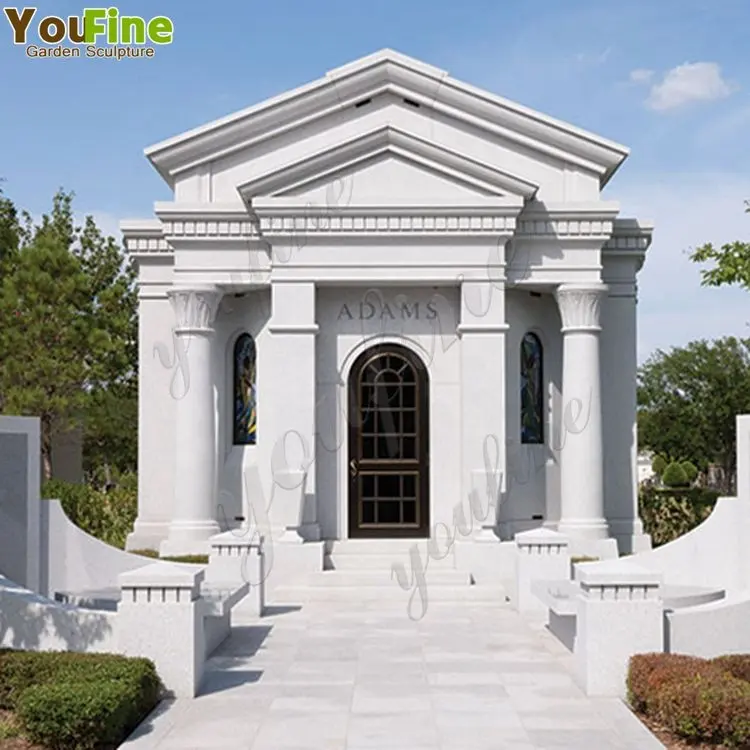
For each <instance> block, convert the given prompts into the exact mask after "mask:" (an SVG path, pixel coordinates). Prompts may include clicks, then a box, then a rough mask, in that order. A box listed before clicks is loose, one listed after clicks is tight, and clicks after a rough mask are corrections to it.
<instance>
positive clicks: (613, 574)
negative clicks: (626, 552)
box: [574, 561, 664, 698]
mask: <svg viewBox="0 0 750 750" xmlns="http://www.w3.org/2000/svg"><path fill="white" fill-rule="evenodd" d="M577 577H578V580H579V581H580V586H581V593H580V594H579V597H578V602H577V615H576V641H575V648H574V666H575V674H576V679H577V681H578V683H579V684H580V686H581V688H582V689H583V690H584V691H585V692H586V695H590V696H602V697H605V696H607V697H621V698H622V697H624V696H625V693H626V675H627V667H628V661H629V659H630V657H631V656H632V655H633V654H645V653H650V652H661V651H662V650H663V648H664V614H663V602H662V598H661V576H660V575H659V574H658V573H653V572H651V571H649V570H646V569H645V568H641V567H640V566H638V565H635V564H634V563H630V564H627V563H624V562H623V561H619V562H616V563H615V562H611V563H607V562H605V563H599V564H596V565H587V566H581V567H579V568H578V570H577Z"/></svg>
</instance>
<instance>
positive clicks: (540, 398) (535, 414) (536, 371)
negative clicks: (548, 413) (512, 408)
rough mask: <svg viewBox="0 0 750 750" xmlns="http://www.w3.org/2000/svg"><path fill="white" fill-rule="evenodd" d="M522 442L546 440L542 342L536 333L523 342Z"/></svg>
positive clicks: (529, 334)
mask: <svg viewBox="0 0 750 750" xmlns="http://www.w3.org/2000/svg"><path fill="white" fill-rule="evenodd" d="M521 442H522V443H532V444H535V443H543V442H544V379H543V377H542V342H541V341H540V340H539V337H538V336H537V335H536V334H534V333H527V334H526V335H525V336H524V337H523V341H522V342H521Z"/></svg>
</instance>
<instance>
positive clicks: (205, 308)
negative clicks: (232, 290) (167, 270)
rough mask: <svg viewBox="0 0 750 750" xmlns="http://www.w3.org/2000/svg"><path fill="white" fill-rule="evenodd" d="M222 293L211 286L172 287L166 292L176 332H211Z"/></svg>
mask: <svg viewBox="0 0 750 750" xmlns="http://www.w3.org/2000/svg"><path fill="white" fill-rule="evenodd" d="M223 296H224V293H223V292H221V291H219V290H218V289H216V288H213V287H203V288H196V289H181V288H179V287H178V288H173V289H170V290H169V291H168V292H167V297H168V298H169V301H170V303H171V305H172V309H173V310H174V314H175V318H176V322H177V325H176V328H175V332H176V333H211V332H212V331H213V328H212V326H213V323H214V320H215V319H216V313H217V312H218V309H219V304H220V303H221V299H222V297H223Z"/></svg>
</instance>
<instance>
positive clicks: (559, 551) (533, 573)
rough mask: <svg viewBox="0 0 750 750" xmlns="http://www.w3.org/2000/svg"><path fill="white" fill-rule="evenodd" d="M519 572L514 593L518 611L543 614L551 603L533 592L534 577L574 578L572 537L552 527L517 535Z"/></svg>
mask: <svg viewBox="0 0 750 750" xmlns="http://www.w3.org/2000/svg"><path fill="white" fill-rule="evenodd" d="M515 542H516V576H515V585H514V591H513V594H512V596H511V601H512V604H513V608H514V609H515V610H516V611H517V612H527V613H528V612H536V613H539V614H542V613H544V612H546V611H547V607H546V605H545V604H543V603H542V602H541V601H540V600H539V598H538V597H537V596H536V595H535V594H534V593H533V592H532V584H533V582H534V581H567V580H569V579H570V551H569V548H568V538H567V537H566V536H565V535H564V534H560V533H558V532H556V531H552V530H550V529H545V528H538V529H531V530H530V531H522V532H520V533H518V534H516V535H515Z"/></svg>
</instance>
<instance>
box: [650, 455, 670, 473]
mask: <svg viewBox="0 0 750 750" xmlns="http://www.w3.org/2000/svg"><path fill="white" fill-rule="evenodd" d="M666 468H667V459H666V458H664V456H654V460H653V461H652V462H651V471H653V472H654V474H656V476H657V477H661V475H662V474H663V473H664V469H666Z"/></svg>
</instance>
